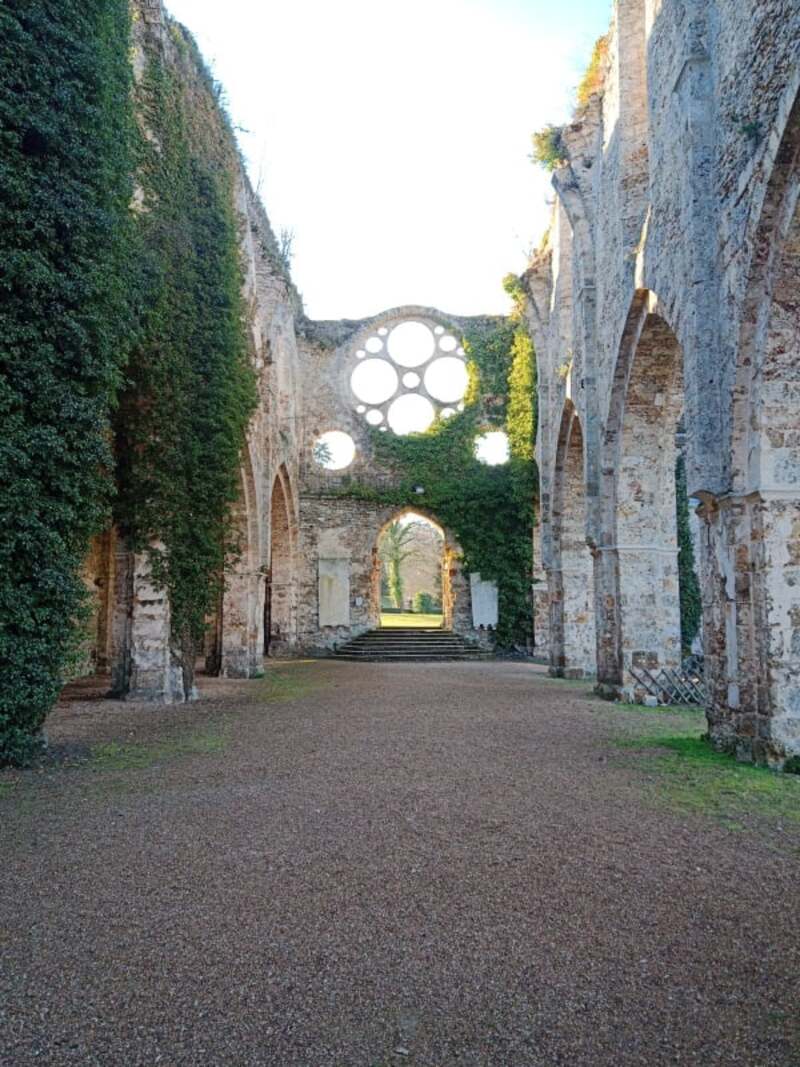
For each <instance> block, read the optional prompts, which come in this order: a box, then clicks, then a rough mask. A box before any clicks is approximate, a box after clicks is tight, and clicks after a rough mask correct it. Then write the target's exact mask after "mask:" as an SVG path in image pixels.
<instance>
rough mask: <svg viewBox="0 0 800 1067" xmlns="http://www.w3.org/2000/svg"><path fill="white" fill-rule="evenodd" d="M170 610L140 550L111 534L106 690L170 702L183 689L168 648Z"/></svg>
mask: <svg viewBox="0 0 800 1067" xmlns="http://www.w3.org/2000/svg"><path fill="white" fill-rule="evenodd" d="M170 637H171V630H170V610H169V600H168V597H167V594H166V591H165V590H162V589H157V588H156V587H155V585H154V584H153V581H152V575H151V568H150V560H149V558H148V556H147V554H146V553H134V552H131V550H130V549H129V548H128V546H127V544H126V543H125V540H124V539H123V538H121V537H120V538H117V541H116V546H115V560H114V611H113V617H112V665H111V676H112V692H113V694H114V695H115V696H116V697H118V698H121V699H124V700H138V701H148V702H154V703H160V704H173V703H176V702H181V701H183V700H186V699H190V700H191V699H194V698H195V697H196V693H195V692H192V693H190V694H188V695H187V694H186V693H185V692H184V686H183V672H182V670H181V667H180V663H179V662H178V661H177V659H176V658H175V657H174V656H173V654H172V650H171V648H170Z"/></svg>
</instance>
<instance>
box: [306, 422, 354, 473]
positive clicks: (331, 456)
mask: <svg viewBox="0 0 800 1067" xmlns="http://www.w3.org/2000/svg"><path fill="white" fill-rule="evenodd" d="M312 454H313V456H314V462H315V463H316V464H317V466H318V467H322V468H323V469H324V470H326V471H341V470H344V468H345V467H349V466H350V464H351V463H352V462H353V460H354V459H355V454H356V446H355V442H354V441H353V438H352V437H351V436H350V434H349V433H344V432H343V431H342V430H328V432H327V433H323V434H320V436H319V437H318V438H317V439H316V441H315V442H314V448H313V450H312Z"/></svg>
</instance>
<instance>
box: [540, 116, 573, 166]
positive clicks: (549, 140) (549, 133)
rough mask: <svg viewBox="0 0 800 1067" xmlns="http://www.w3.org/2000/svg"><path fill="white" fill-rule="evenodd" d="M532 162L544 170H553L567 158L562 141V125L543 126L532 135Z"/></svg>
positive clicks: (565, 147) (567, 154) (567, 153)
mask: <svg viewBox="0 0 800 1067" xmlns="http://www.w3.org/2000/svg"><path fill="white" fill-rule="evenodd" d="M532 140H533V155H532V159H533V161H534V163H538V164H539V166H540V167H544V168H545V170H555V169H556V167H560V166H561V165H562V164H563V163H565V162H567V161H568V160H569V152H568V151H567V146H566V145H565V143H564V127H563V126H552V125H550V126H545V127H544V129H543V130H539V132H538V133H535V134H534V135H533V138H532Z"/></svg>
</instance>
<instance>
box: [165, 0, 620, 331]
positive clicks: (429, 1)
mask: <svg viewBox="0 0 800 1067" xmlns="http://www.w3.org/2000/svg"><path fill="white" fill-rule="evenodd" d="M166 2H167V6H168V8H169V10H170V11H171V12H172V14H173V15H175V17H176V18H178V19H179V20H180V21H181V22H183V23H184V24H185V25H186V26H187V27H188V28H189V29H190V30H191V31H192V32H193V33H194V35H195V37H196V38H197V41H198V44H199V45H200V48H201V50H202V52H203V54H204V55H205V57H206V60H207V61H208V62H209V64H210V65H211V67H212V70H213V72H214V75H215V77H216V78H218V79H219V81H221V82H222V84H223V85H224V87H225V90H226V94H227V99H228V104H229V109H230V112H231V116H232V118H233V121H234V124H235V125H236V126H237V127H240V129H239V132H238V136H239V141H240V145H241V148H242V151H243V153H244V156H245V158H246V160H247V164H248V167H249V169H250V174H251V177H252V179H253V181H254V183H257V184H258V185H259V188H260V191H261V195H262V198H263V200H264V204H265V206H266V209H267V213H268V215H269V217H270V221H271V222H272V225H273V228H274V229H275V231H276V232H277V231H279V230H280V229H281V228H284V227H285V228H287V229H291V230H293V231H294V233H295V239H294V258H293V262H292V275H293V277H294V280H295V282H296V284H297V286H298V288H299V289H300V291H301V293H302V295H303V299H304V303H305V307H306V312H307V313H308V314H309V316H310V317H311V318H316V319H324V318H332V319H338V318H362V317H366V316H368V315H374V314H376V313H378V312H379V311H383V310H385V309H387V308H391V307H397V306H399V305H402V304H422V305H426V306H433V307H437V308H439V309H440V310H442V311H445V312H450V313H452V314H456V315H473V314H481V313H484V312H486V313H491V312H504V311H506V310H507V308H508V300H507V298H506V296H505V294H504V293H503V291H502V288H501V284H500V283H501V280H502V278H503V276H504V275H505V274H507V273H508V272H509V271H515V272H519V271H521V270H522V269H524V266H525V262H526V258H527V253H528V251H529V249H530V248H531V246H532V245H534V244H536V243H537V242H538V239H539V237H540V236H541V234H542V232H543V231H544V229H545V228H546V225H547V219H548V203H547V202H548V200H549V199H550V186H549V178H548V176H547V175H546V174H545V173H544V172H542V171H541V170H540V169H539V168H537V167H536V166H534V165H533V164H532V163H531V162H530V159H529V155H530V150H531V147H530V136H531V133H532V132H533V131H534V130H537V129H539V128H541V127H542V126H544V125H545V124H546V123H548V122H560V121H563V120H564V119H565V118H567V117H568V116H569V113H570V110H571V103H572V99H573V96H574V90H575V86H576V85H577V83H578V81H579V80H580V76H581V73H582V71H583V69H584V67H585V66H586V64H587V62H588V60H589V56H590V54H591V50H592V45H593V43H594V41H595V39H596V38H597V37H598V36H600V34H602V33H604V32H605V30H606V29H607V27H608V21H609V17H610V6H611V5H610V0H556V2H553V0H404V2H403V3H399V2H397V0H393V2H391V3H389V2H388V0H304V2H301V0H282V2H278V0H261V2H257V3H254V2H253V0H225V2H224V3H220V0H166Z"/></svg>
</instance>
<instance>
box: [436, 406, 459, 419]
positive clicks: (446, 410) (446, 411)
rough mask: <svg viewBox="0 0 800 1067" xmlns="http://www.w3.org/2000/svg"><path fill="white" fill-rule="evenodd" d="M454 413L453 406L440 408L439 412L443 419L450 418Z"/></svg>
mask: <svg viewBox="0 0 800 1067" xmlns="http://www.w3.org/2000/svg"><path fill="white" fill-rule="evenodd" d="M455 413H456V409H455V408H442V410H441V411H440V412H439V414H440V415H441V416H442V418H443V419H452V417H453V416H454V415H455Z"/></svg>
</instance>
